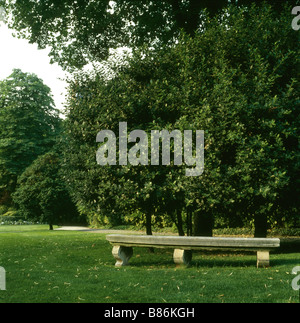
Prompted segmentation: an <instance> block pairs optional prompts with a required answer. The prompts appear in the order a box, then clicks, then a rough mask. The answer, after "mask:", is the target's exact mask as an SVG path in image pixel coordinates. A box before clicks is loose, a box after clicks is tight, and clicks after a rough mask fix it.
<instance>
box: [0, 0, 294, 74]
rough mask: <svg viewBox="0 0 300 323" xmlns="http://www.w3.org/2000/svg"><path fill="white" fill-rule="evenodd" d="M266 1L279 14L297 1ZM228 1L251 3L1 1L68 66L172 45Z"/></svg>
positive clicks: (13, 21)
mask: <svg viewBox="0 0 300 323" xmlns="http://www.w3.org/2000/svg"><path fill="white" fill-rule="evenodd" d="M263 2H264V1H263V0H257V1H255V3H256V4H261V3H263ZM267 2H268V3H269V4H271V5H272V6H273V8H274V9H275V10H276V11H277V12H278V13H280V12H281V11H282V6H283V5H284V4H289V3H290V4H291V5H295V4H294V1H293V0H288V1H281V0H268V1H267ZM229 4H234V5H236V6H238V7H242V6H250V5H251V4H253V1H252V0H235V1H232V0H215V1H210V0H161V1H153V0H142V1H137V0H114V1H110V0H105V1H104V0H101V1H91V0H74V1H70V0H44V1H39V0H32V1H24V0H0V6H1V5H3V6H4V8H5V9H6V12H7V19H8V21H9V26H10V27H11V28H13V29H15V30H17V32H18V35H19V36H21V37H25V38H27V39H29V41H30V42H31V43H37V44H38V45H39V47H40V48H45V47H46V46H50V48H51V53H50V55H51V56H52V59H53V60H54V61H56V62H58V63H59V64H60V65H61V66H63V67H64V68H66V69H70V68H72V67H76V68H81V67H83V66H84V65H86V64H87V63H89V62H99V61H101V60H103V59H106V58H107V57H108V55H109V49H111V48H118V47H124V46H126V47H129V48H137V47H139V46H141V45H145V44H146V45H148V46H150V45H151V46H158V47H160V46H161V45H162V44H165V45H166V44H174V43H175V42H176V40H178V37H179V34H180V31H182V30H183V31H184V32H186V33H187V34H189V35H194V34H195V32H196V31H197V30H199V29H200V30H204V29H205V28H204V22H205V20H206V18H207V15H208V16H210V17H213V16H215V15H216V14H217V13H218V12H220V11H221V10H222V9H223V8H224V7H226V6H228V5H229Z"/></svg>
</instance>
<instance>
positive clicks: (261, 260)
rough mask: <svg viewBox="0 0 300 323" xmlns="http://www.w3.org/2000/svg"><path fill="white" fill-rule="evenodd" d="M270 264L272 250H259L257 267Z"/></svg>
mask: <svg viewBox="0 0 300 323" xmlns="http://www.w3.org/2000/svg"><path fill="white" fill-rule="evenodd" d="M269 266H270V252H269V251H257V268H264V267H269Z"/></svg>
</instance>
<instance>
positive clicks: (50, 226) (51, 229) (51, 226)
mask: <svg viewBox="0 0 300 323" xmlns="http://www.w3.org/2000/svg"><path fill="white" fill-rule="evenodd" d="M49 230H50V231H53V224H51V223H49Z"/></svg>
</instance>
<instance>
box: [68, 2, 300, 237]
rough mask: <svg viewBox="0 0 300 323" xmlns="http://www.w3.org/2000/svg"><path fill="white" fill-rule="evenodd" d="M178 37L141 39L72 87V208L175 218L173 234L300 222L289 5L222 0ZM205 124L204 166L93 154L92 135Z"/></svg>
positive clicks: (102, 218)
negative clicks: (109, 162)
mask: <svg viewBox="0 0 300 323" xmlns="http://www.w3.org/2000/svg"><path fill="white" fill-rule="evenodd" d="M204 27H205V28H204V29H205V32H204V31H202V32H199V33H198V34H197V35H195V36H194V37H190V36H188V35H186V36H182V37H181V38H180V40H179V42H178V44H177V45H176V46H173V47H172V48H168V47H164V49H161V50H160V51H157V52H155V53H153V52H152V51H148V50H146V49H145V48H144V49H143V50H142V51H141V52H140V53H137V54H136V55H134V56H133V58H132V59H131V60H130V62H129V63H128V65H126V66H125V67H124V68H123V69H122V70H121V71H119V73H118V74H117V76H116V77H114V78H113V79H112V80H108V79H107V78H106V77H105V76H103V75H100V74H99V75H96V76H95V77H90V76H89V75H81V76H79V77H77V78H76V79H75V80H74V81H73V82H72V84H71V87H70V98H69V108H68V119H67V136H68V139H67V147H66V154H65V162H66V178H67V180H68V182H69V184H70V189H71V191H72V195H73V197H74V199H75V200H76V203H77V205H78V207H79V210H80V212H82V213H83V214H86V215H88V217H89V219H90V221H91V222H92V223H93V222H95V221H96V222H98V223H107V222H108V223H111V224H116V223H118V224H119V223H124V222H125V223H128V222H129V223H134V222H135V221H140V219H141V215H144V217H143V218H142V219H143V221H144V222H146V226H147V232H148V233H151V228H150V227H151V226H150V221H151V220H152V222H153V223H156V224H158V225H166V224H170V223H175V224H176V225H177V228H178V231H179V233H180V234H184V231H186V232H187V233H188V234H191V233H192V230H191V222H192V213H193V215H194V216H193V223H194V229H193V234H196V235H202V234H204V235H209V234H211V233H212V228H213V226H214V225H223V226H224V225H225V226H243V225H249V224H254V225H255V227H256V233H255V235H256V236H265V235H266V230H267V223H268V225H269V226H270V225H271V226H274V225H275V226H276V225H283V224H286V225H296V224H297V223H299V215H298V214H299V199H298V198H297V196H299V166H300V163H299V162H300V160H299V157H300V156H299V140H298V139H299V111H298V107H299V81H298V79H297V78H298V76H299V74H298V68H297V66H299V36H298V35H297V34H295V32H294V31H293V30H292V29H291V28H290V12H289V11H288V10H286V11H283V12H282V13H281V15H278V13H276V12H275V11H274V10H273V9H272V8H271V7H270V6H264V7H263V8H261V7H256V6H252V7H251V8H243V9H236V8H235V7H230V8H229V9H226V10H225V11H224V12H223V13H222V14H220V15H217V16H216V17H215V18H214V19H209V18H207V19H206V20H205V21H204ZM121 121H126V122H128V132H130V131H132V130H135V129H141V130H145V131H147V132H148V135H150V134H149V131H150V130H155V129H158V130H163V129H168V130H170V131H171V130H174V129H179V130H181V131H183V130H188V129H191V130H205V172H204V174H203V175H202V176H201V177H198V178H190V177H186V176H185V175H184V172H183V171H184V168H183V167H177V166H174V165H173V164H171V165H170V166H168V167H165V166H163V167H161V166H151V167H145V166H114V167H100V166H98V165H97V164H96V156H95V154H96V151H97V147H98V146H97V144H96V142H95V139H96V135H97V133H98V132H99V131H100V130H105V129H109V130H112V131H114V132H115V134H116V135H117V136H118V125H119V122H121Z"/></svg>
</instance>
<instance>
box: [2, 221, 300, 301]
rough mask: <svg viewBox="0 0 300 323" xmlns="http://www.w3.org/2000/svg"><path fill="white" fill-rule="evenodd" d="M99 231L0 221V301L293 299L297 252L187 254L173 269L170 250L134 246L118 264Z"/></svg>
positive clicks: (298, 261)
mask: <svg viewBox="0 0 300 323" xmlns="http://www.w3.org/2000/svg"><path fill="white" fill-rule="evenodd" d="M111 250H112V248H111V246H110V244H109V243H108V242H107V241H106V240H105V235H102V234H99V233H92V232H72V231H68V232H66V231H53V232H50V231H48V226H0V266H2V267H4V268H5V270H6V289H7V290H6V291H0V303H11V302H14V303H29V302H30V303H42V302H43V303H44V302H47V303H74V302H80V303H84V302H89V303H91V302H92V303H94V302H98V303H203V302H217V303H221V302H225V303H230V302H237V303H242V302H259V303H262V302H263V303H282V302H284V303H289V302H290V303H298V302H299V294H298V292H296V291H294V290H293V289H292V287H291V283H292V280H293V279H294V278H295V276H293V275H292V274H291V272H292V269H293V268H294V267H295V266H299V265H300V253H289V254H271V265H272V267H271V268H268V269H257V268H256V255H255V254H253V255H241V254H240V255H232V254H231V255H229V254H227V255H226V254H220V255H216V254H203V253H202V254H201V253H194V255H193V263H192V266H191V267H190V268H176V267H175V265H174V263H173V260H172V250H160V249H157V250H155V254H150V253H149V251H148V249H144V248H136V249H134V256H133V258H132V259H131V261H130V263H131V266H129V267H126V268H120V269H117V268H115V267H114V263H115V261H114V258H113V257H112V255H111Z"/></svg>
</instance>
